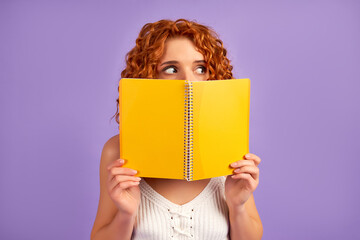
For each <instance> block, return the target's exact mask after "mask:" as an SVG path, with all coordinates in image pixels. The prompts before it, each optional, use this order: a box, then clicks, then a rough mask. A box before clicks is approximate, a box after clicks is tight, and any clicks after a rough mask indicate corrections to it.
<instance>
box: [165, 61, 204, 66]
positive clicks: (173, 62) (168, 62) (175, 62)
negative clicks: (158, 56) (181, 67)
mask: <svg viewBox="0 0 360 240" xmlns="http://www.w3.org/2000/svg"><path fill="white" fill-rule="evenodd" d="M177 63H179V62H178V61H167V62H163V63H162V64H160V66H162V65H165V64H177ZM194 63H206V62H205V60H196V61H194Z"/></svg>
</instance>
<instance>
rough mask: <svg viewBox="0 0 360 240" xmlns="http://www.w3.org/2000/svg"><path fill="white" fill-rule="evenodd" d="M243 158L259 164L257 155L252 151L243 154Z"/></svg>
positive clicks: (259, 160)
mask: <svg viewBox="0 0 360 240" xmlns="http://www.w3.org/2000/svg"><path fill="white" fill-rule="evenodd" d="M245 159H248V160H250V159H251V160H254V162H255V165H256V166H257V165H259V163H260V162H261V159H260V157H259V156H257V155H255V154H253V153H248V154H246V155H245Z"/></svg>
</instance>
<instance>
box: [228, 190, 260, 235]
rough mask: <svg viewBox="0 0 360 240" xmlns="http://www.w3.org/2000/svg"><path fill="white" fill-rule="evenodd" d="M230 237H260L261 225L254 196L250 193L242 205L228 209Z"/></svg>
mask: <svg viewBox="0 0 360 240" xmlns="http://www.w3.org/2000/svg"><path fill="white" fill-rule="evenodd" d="M229 220H230V237H231V239H232V240H238V239H246V240H252V239H254V240H255V239H256V240H258V239H261V237H262V235H263V226H262V223H261V220H260V216H259V214H258V212H257V210H256V206H255V201H254V196H253V195H251V197H250V198H249V200H248V201H247V202H246V203H245V205H244V206H242V207H238V208H232V209H229Z"/></svg>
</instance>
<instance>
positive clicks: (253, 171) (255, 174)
mask: <svg viewBox="0 0 360 240" xmlns="http://www.w3.org/2000/svg"><path fill="white" fill-rule="evenodd" d="M234 173H235V174H239V173H248V174H250V175H251V176H252V178H253V179H254V180H255V181H257V180H258V179H259V168H258V167H256V166H243V167H240V168H237V169H235V170H234Z"/></svg>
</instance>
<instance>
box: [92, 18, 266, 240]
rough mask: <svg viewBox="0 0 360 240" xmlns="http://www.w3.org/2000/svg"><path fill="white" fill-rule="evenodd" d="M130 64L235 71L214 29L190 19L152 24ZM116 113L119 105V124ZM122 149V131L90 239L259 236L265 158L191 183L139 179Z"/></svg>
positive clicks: (113, 146)
mask: <svg viewBox="0 0 360 240" xmlns="http://www.w3.org/2000/svg"><path fill="white" fill-rule="evenodd" d="M126 63H127V65H126V68H125V69H124V70H123V71H122V73H121V77H123V78H155V79H156V78H159V79H187V80H190V81H206V80H219V79H231V78H233V76H232V72H231V71H232V66H231V65H230V62H229V60H228V58H227V57H226V50H225V49H224V47H223V44H222V41H221V40H219V39H218V37H217V35H216V33H215V32H213V31H212V30H211V29H209V28H208V27H206V26H203V25H200V24H197V23H196V22H191V21H187V20H185V19H179V20H177V21H169V20H161V21H158V22H155V23H148V24H146V25H145V26H144V27H143V28H142V30H141V32H140V34H139V37H138V38H137V40H136V46H135V47H134V48H133V49H132V50H131V51H130V52H129V53H128V54H127V58H126ZM117 103H119V99H118V100H117ZM118 117H119V114H118V112H116V120H117V122H118V123H119V120H118ZM119 156H120V153H119V135H116V136H114V137H112V138H110V139H109V140H108V141H107V142H106V143H105V145H104V148H103V151H102V155H101V160H100V199H99V206H98V211H97V215H96V219H95V222H94V226H93V229H92V232H91V239H92V240H100V239H101V240H104V239H106V240H111V239H156V240H161V239H200V240H202V239H204V240H212V239H232V240H234V239H246V240H249V239H261V237H262V233H263V228H262V223H261V220H260V217H259V214H258V212H257V209H256V206H255V201H254V197H253V191H254V190H255V189H256V187H257V186H258V184H259V168H258V164H259V163H260V161H261V159H260V158H259V157H258V156H256V155H255V154H251V153H248V154H246V155H245V156H244V159H243V160H240V159H239V161H237V162H234V163H232V164H231V167H232V168H233V169H234V173H233V174H232V175H229V176H224V177H217V178H212V179H203V180H198V181H190V182H188V181H186V180H176V179H157V178H142V179H141V178H139V177H137V176H136V169H135V170H134V169H129V168H125V167H122V166H123V164H124V160H123V159H119ZM219 161H221V159H219Z"/></svg>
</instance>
